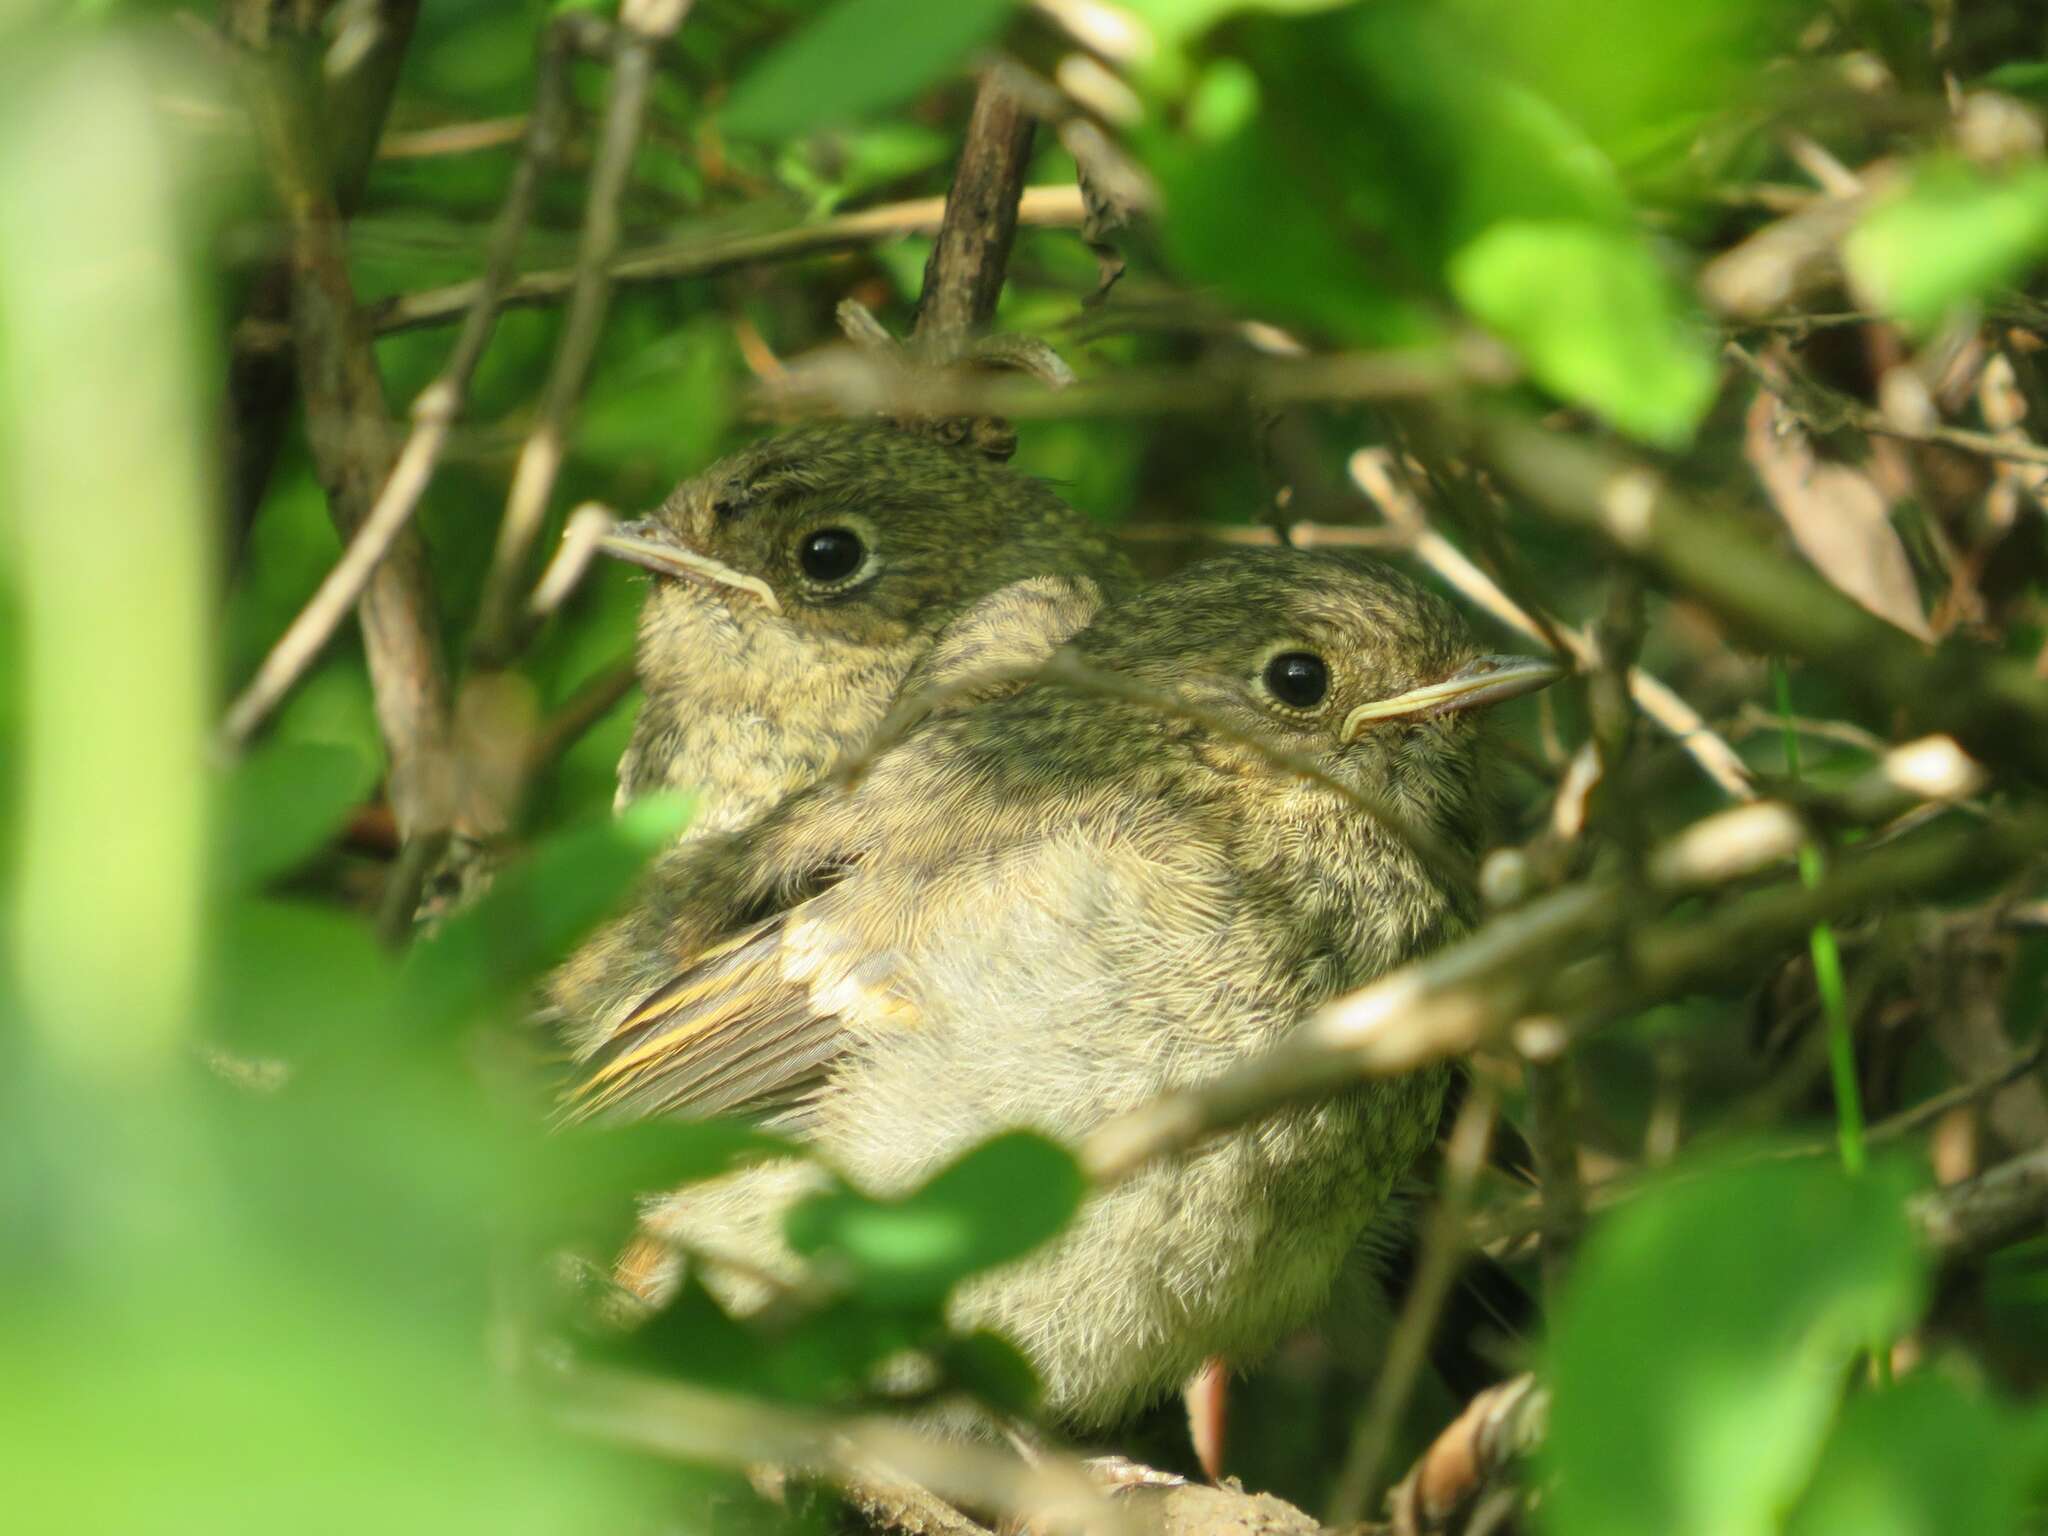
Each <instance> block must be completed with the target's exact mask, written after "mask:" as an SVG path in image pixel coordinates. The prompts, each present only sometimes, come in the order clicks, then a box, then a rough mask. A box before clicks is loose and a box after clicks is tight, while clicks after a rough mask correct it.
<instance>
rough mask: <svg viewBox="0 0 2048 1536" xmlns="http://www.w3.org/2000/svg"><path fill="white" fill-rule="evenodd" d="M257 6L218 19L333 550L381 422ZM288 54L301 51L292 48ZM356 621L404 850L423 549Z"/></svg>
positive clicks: (425, 693) (424, 654) (425, 707)
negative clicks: (284, 261) (272, 203)
mask: <svg viewBox="0 0 2048 1536" xmlns="http://www.w3.org/2000/svg"><path fill="white" fill-rule="evenodd" d="M275 9H276V8H275V7H274V6H273V5H271V4H268V3H266V0H237V3H236V4H235V5H234V6H232V7H231V9H230V11H229V14H228V22H229V27H230V30H231V31H232V33H233V35H234V36H235V37H236V39H237V41H238V42H239V43H240V44H241V46H240V48H239V50H238V53H239V57H240V60H241V63H242V66H243V69H242V72H243V76H244V79H245V83H246V88H247V91H248V95H249V99H250V109H251V115H252V117H253V118H254V120H255V125H256V132H257V138H258V140H259V142H260V143H261V144H262V147H263V151H264V158H265V160H266V162H267V163H268V166H269V169H270V173H271V178H272V181H273V182H274V183H275V185H276V188H277V193H278V198H279V201H280V202H281V203H282V205H283V208H284V212H285V215H286V220H287V223H288V225H289V227H290V231H291V242H292V274H293V295H292V317H293V328H294V333H295V335H296V337H297V352H296V357H297V367H298V381H299V388H300V392H301V393H302V395H303V396H304V399H305V402H306V422H307V435H308V438H309V439H310V441H311V444H312V449H313V457H314V462H315V465H316V467H317V468H318V470H319V474H320V478H321V481H322V483H323V484H324V485H325V487H326V490H327V497H328V507H329V511H330V512H331V514H332V516H333V518H334V521H335V524H336V526H337V527H338V528H340V530H341V532H342V535H343V537H344V538H348V539H351V540H352V539H354V538H355V536H356V534H357V532H358V531H359V530H360V529H361V528H362V527H363V525H364V523H365V520H366V519H367V517H368V515H369V512H370V509H371V507H372V506H373V505H374V503H375V501H376V492H377V488H378V487H379V486H380V485H382V484H383V483H384V480H385V478H386V474H387V471H388V470H389V468H390V466H391V462H392V457H391V444H390V435H391V434H390V422H389V419H388V417H387V415H386V413H385V407H384V396H383V384H382V381H381V380H380V378H379V377H378V374H377V363H376V358H375V356H374V354H373V353H372V350H371V340H370V333H369V328H368V327H367V325H365V323H364V321H363V316H362V311H361V309H360V308H358V306H357V305H356V302H355V291H354V288H353V286H352V284H351V282H350V279H349V272H348V257H347V252H346V250H345V247H344V241H343V233H342V222H341V215H340V212H339V210H338V208H337V207H336V204H335V200H334V194H333V191H332V182H331V180H330V178H329V174H328V171H327V168H326V166H325V165H324V164H323V162H322V160H321V157H320V152H319V135H318V130H317V127H316V125H315V123H314V121H313V118H312V113H311V110H310V107H309V106H308V99H309V98H308V91H307V81H306V78H305V76H304V74H303V73H302V71H301V69H300V68H298V67H296V66H295V62H294V58H293V54H294V53H295V52H296V53H299V54H301V55H303V47H302V44H303V40H302V39H298V40H295V39H294V38H293V37H292V35H291V34H290V32H289V29H288V28H286V27H285V26H284V25H283V24H282V23H280V22H278V20H277V18H276V15H275ZM295 42H296V43H298V44H299V45H301V46H297V47H295ZM360 615H361V620H362V626H363V639H364V647H365V650H366V651H367V653H368V656H369V664H370V680H371V684H372V687H373V689H374V692H375V694H376V703H377V716H378V724H379V726H380V727H381V729H382V732H383V736H384V742H385V746H386V750H387V751H388V752H389V754H390V760H391V770H390V781H391V782H390V800H391V804H392V809H393V811H394V812H395V814H396V815H397V818H398V824H399V827H400V830H401V831H402V832H403V834H404V835H405V836H406V837H407V838H408V839H415V838H418V839H427V840H432V839H436V838H439V837H441V836H443V835H445V833H446V831H447V829H448V826H449V823H450V820H451V818H452V814H453V804H454V784H453V771H452V754H451V749H450V740H449V710H448V683H447V677H446V672H445V669H444V666H443V663H442V658H441V652H440V638H439V627H438V624H437V623H436V622H435V619H434V606H433V588H432V585H431V582H430V581H429V578H428V575H427V569H426V551H425V547H424V546H423V545H422V544H421V543H420V542H419V540H418V538H417V536H407V531H406V530H401V532H400V536H399V537H397V538H396V539H395V540H394V541H393V543H392V546H391V548H390V551H389V553H388V555H387V556H386V558H385V559H384V560H383V561H382V562H381V563H379V564H377V566H376V567H375V570H374V574H373V575H372V576H371V579H370V582H369V585H368V587H367V588H366V589H365V591H364V593H363V598H362V603H361V608H360Z"/></svg>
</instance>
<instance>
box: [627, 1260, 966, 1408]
mask: <svg viewBox="0 0 2048 1536" xmlns="http://www.w3.org/2000/svg"><path fill="white" fill-rule="evenodd" d="M937 1326H938V1319H937V1316H936V1314H935V1313H934V1312H932V1311H930V1310H929V1309H927V1310H924V1311H919V1310H916V1309H902V1308H878V1307H874V1306H871V1305H868V1304H866V1303H865V1302H864V1301H862V1300H861V1299H860V1298H857V1297H841V1298H839V1299H838V1300H836V1301H835V1302H833V1303H832V1304H830V1305H828V1306H824V1307H819V1308H817V1309H815V1310H812V1311H809V1312H806V1313H803V1314H801V1315H799V1316H797V1317H795V1318H794V1319H791V1318H788V1317H777V1318H775V1319H774V1320H773V1321H770V1320H768V1319H766V1318H734V1317H732V1316H730V1315H729V1314H728V1313H727V1312H726V1311H725V1309H724V1308H722V1307H721V1306H720V1305H719V1304H718V1303H717V1302H716V1301H715V1300H713V1299H712V1296H711V1294H710V1292H708V1291H707V1290H706V1289H705V1288H704V1285H703V1284H702V1282H701V1281H700V1280H698V1279H697V1278H696V1276H695V1275H694V1274H691V1275H687V1276H686V1277H685V1278H684V1281H683V1284H682V1286H681V1287H680V1288H679V1289H678V1291H677V1292H676V1295H675V1298H674V1300H673V1301H671V1302H670V1303H669V1304H668V1305H667V1306H665V1307H663V1308H662V1309H661V1311H659V1312H658V1313H656V1314H655V1315H654V1316H653V1317H651V1318H649V1319H648V1320H647V1322H646V1323H644V1324H643V1325H642V1326H641V1327H640V1328H638V1329H636V1330H635V1331H634V1332H633V1333H631V1334H630V1335H627V1336H624V1337H620V1338H611V1339H600V1340H598V1341H596V1344H595V1348H596V1349H597V1350H598V1351H599V1352H601V1353H604V1354H609V1355H617V1356H623V1357H625V1358H627V1359H630V1360H633V1361H635V1362H637V1363H641V1364H645V1365H649V1366H652V1367H655V1368H658V1369H660V1370H663V1371H668V1372H673V1373H674V1374H676V1375H678V1376H683V1377H686V1378H688V1379H689V1380H691V1381H697V1382H702V1383H704V1384H706V1385H708V1386H717V1387H726V1388H731V1389H734V1390H738V1391H742V1392H749V1393H755V1394H758V1395H760V1396H763V1397H772V1398H776V1399H778V1400H780V1401H783V1402H799V1403H849V1402H852V1401H855V1400H857V1399H860V1398H862V1397H864V1396H866V1395H868V1394H869V1393H870V1392H871V1390H872V1389H873V1388H874V1387H875V1386H876V1384H877V1383H876V1381H875V1376H876V1371H877V1368H878V1367H880V1366H881V1365H882V1364H883V1362H885V1361H887V1360H889V1359H890V1358H891V1357H892V1356H894V1357H899V1358H900V1357H901V1356H902V1355H903V1354H904V1352H905V1351H907V1350H912V1349H915V1348H916V1347H917V1346H918V1345H919V1344H920V1343H922V1342H923V1341H924V1340H925V1339H927V1338H928V1337H929V1336H930V1335H931V1334H932V1333H933V1332H934V1331H935V1329H936V1328H937Z"/></svg>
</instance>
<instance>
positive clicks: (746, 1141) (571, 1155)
mask: <svg viewBox="0 0 2048 1536" xmlns="http://www.w3.org/2000/svg"><path fill="white" fill-rule="evenodd" d="M549 1153H550V1155H549V1157H548V1159H547V1164H548V1170H549V1172H550V1173H551V1174H552V1175H553V1193H554V1194H555V1196H556V1198H558V1199H559V1200H560V1201H561V1203H562V1207H563V1209H564V1210H566V1211H572V1212H573V1211H576V1210H579V1209H585V1208H587V1207H588V1206H589V1205H590V1203H591V1202H593V1201H616V1200H618V1199H619V1198H621V1197H625V1196H638V1195H644V1194H645V1193H646V1192H647V1191H648V1190H650V1189H664V1190H666V1189H678V1188H681V1187H682V1186H683V1185H685V1184H695V1183H699V1182H701V1181H702V1180H705V1179H715V1178H719V1177H721V1176H723V1175H725V1174H728V1173H732V1172H734V1171H736V1170H737V1169H740V1168H745V1167H748V1166H750V1165H752V1164H754V1163H760V1162H766V1161H768V1160H770V1159H773V1158H784V1157H801V1156H803V1155H804V1154H803V1149H802V1148H801V1147H800V1146H798V1145H797V1144H796V1143H795V1142H792V1141H788V1140H786V1139H784V1138H783V1137H780V1136H775V1135H772V1134H770V1133H769V1132H767V1131H764V1130H762V1129H760V1128H759V1127H758V1126H754V1125H750V1124H748V1123H747V1122H745V1121H743V1120H656V1121H648V1122H644V1123H640V1124H635V1125H618V1126H613V1125H602V1124H599V1125H590V1124H583V1125H576V1126H570V1127H567V1128H565V1129H564V1130H562V1131H561V1132H559V1133H557V1135H556V1137H555V1138H554V1140H553V1141H552V1142H551V1143H550V1148H549Z"/></svg>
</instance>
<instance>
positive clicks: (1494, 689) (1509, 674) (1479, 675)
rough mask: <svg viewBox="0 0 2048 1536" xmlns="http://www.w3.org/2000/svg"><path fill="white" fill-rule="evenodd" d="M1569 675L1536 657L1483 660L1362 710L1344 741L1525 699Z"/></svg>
mask: <svg viewBox="0 0 2048 1536" xmlns="http://www.w3.org/2000/svg"><path fill="white" fill-rule="evenodd" d="M1566 670H1567V669H1566V668H1564V667H1562V666H1560V665H1558V664H1557V663H1556V662H1554V661H1539V660H1537V659H1536V658H1535V657H1533V656H1481V657H1480V658H1479V659H1478V660H1476V661H1473V662H1469V663H1467V664H1466V665H1465V666H1462V667H1460V668H1459V669H1458V670H1457V671H1455V672H1453V673H1452V674H1451V675H1450V676H1449V677H1447V678H1445V679H1444V680H1443V681H1442V682H1440V683H1425V684H1424V685H1423V686H1422V687H1420V688H1410V689H1409V690H1408V691H1407V692H1406V693H1397V694H1395V695H1394V696H1393V697H1392V698H1391V699H1375V700H1374V701H1373V702H1372V703H1370V704H1361V705H1359V706H1358V708H1356V709H1354V710H1353V711H1351V713H1350V714H1349V715H1347V716H1346V717H1345V720H1344V740H1345V741H1346V742H1347V743H1349V742H1353V741H1356V740H1357V739H1358V737H1359V735H1360V733H1361V732H1363V731H1364V730H1365V728H1366V727H1367V726H1369V725H1374V724H1377V723H1378V722H1379V721H1381V720H1428V719H1432V718H1434V717H1435V716H1437V715H1451V714H1457V713H1459V712H1460V711H1463V710H1467V709H1484V708H1485V707H1486V706H1487V705H1489V704H1498V703H1500V702H1501V701H1502V700H1503V699H1515V698H1520V697H1521V696H1522V695H1523V694H1525V693H1534V692H1535V691H1536V690H1537V689H1538V688H1548V687H1549V686H1550V685H1551V684H1552V683H1554V682H1556V681H1557V680H1558V679H1559V678H1560V677H1563V676H1564V675H1565V673H1566Z"/></svg>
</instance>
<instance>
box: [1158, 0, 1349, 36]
mask: <svg viewBox="0 0 2048 1536" xmlns="http://www.w3.org/2000/svg"><path fill="white" fill-rule="evenodd" d="M1350 3H1351V0H1124V7H1123V8H1124V9H1125V10H1127V11H1129V12H1131V13H1132V14H1133V15H1136V16H1140V17H1142V18H1144V21H1145V24H1146V27H1147V28H1148V30H1149V31H1150V32H1151V34H1152V37H1153V40H1154V41H1155V42H1157V43H1159V44H1161V45H1163V46H1170V45H1172V44H1175V43H1178V42H1181V41H1183V40H1185V39H1188V38H1192V37H1198V36H1200V35H1201V34H1202V33H1204V32H1206V31H1208V30H1209V29H1210V28H1211V27H1213V26H1215V25H1216V23H1217V22H1219V21H1221V20H1223V18H1224V17H1226V16H1233V15H1237V14H1238V13H1240V12H1243V11H1267V12H1271V13H1273V14H1276V15H1287V14H1289V13H1296V14H1310V13H1313V12H1316V11H1333V10H1336V9H1337V8H1338V7H1340V6H1344V5H1349V4H1350Z"/></svg>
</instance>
